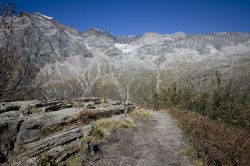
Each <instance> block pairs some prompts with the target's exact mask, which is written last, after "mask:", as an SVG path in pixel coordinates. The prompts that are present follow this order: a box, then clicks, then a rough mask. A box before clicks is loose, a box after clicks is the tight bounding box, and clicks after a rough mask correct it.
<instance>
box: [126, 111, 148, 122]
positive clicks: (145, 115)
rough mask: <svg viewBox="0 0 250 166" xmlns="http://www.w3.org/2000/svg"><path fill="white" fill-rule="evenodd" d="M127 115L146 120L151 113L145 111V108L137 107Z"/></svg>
mask: <svg viewBox="0 0 250 166" xmlns="http://www.w3.org/2000/svg"><path fill="white" fill-rule="evenodd" d="M129 115H130V116H131V117H132V118H133V119H134V120H145V121H148V120H149V119H150V117H151V114H150V112H149V111H146V110H145V109H143V108H141V109H137V110H134V111H132V112H130V113H129Z"/></svg>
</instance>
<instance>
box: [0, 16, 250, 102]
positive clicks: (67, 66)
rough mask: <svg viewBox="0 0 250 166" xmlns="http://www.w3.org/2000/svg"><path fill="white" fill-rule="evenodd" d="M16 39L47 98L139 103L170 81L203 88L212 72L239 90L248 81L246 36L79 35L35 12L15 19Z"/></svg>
mask: <svg viewBox="0 0 250 166" xmlns="http://www.w3.org/2000/svg"><path fill="white" fill-rule="evenodd" d="M1 33H2V31H1V30H0V37H1V36H3V35H2V34H1ZM15 35H16V43H17V44H18V47H19V48H20V50H22V53H23V55H24V56H30V57H31V59H32V63H33V64H35V66H36V67H35V68H34V70H35V71H36V73H37V76H36V82H42V84H43V88H44V89H45V92H44V96H45V97H46V98H68V97H71V96H85V97H87V96H100V97H104V98H118V99H122V100H135V101H142V100H144V99H145V98H147V97H148V96H149V95H150V94H151V93H152V91H154V90H157V89H159V88H161V87H165V86H167V84H170V83H173V82H177V85H178V86H182V85H185V84H187V83H193V84H194V85H195V86H196V87H197V88H199V89H204V88H206V87H207V86H208V85H209V84H210V82H211V77H212V75H213V73H214V71H215V70H219V71H220V72H221V73H222V74H223V75H224V77H225V78H227V79H231V78H233V81H235V82H237V85H238V86H239V87H242V85H244V86H245V85H248V82H249V81H250V34H248V33H239V32H223V33H213V34H205V35H187V34H185V33H182V32H178V33H175V34H157V33H151V32H150V33H146V34H143V35H142V36H116V35H114V34H111V33H109V32H106V31H102V30H99V29H89V30H87V31H86V32H83V33H81V32H79V31H77V30H76V29H73V28H70V27H66V26H63V25H61V24H59V23H58V22H57V21H56V20H54V19H53V18H51V17H47V16H44V15H42V14H39V13H34V14H30V15H24V16H23V17H20V18H16V19H15ZM0 46H1V43H0ZM44 78H46V79H44Z"/></svg>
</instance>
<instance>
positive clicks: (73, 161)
mask: <svg viewBox="0 0 250 166" xmlns="http://www.w3.org/2000/svg"><path fill="white" fill-rule="evenodd" d="M68 165H69V166H79V165H83V159H82V156H80V155H79V154H74V155H72V156H70V157H69V159H68Z"/></svg>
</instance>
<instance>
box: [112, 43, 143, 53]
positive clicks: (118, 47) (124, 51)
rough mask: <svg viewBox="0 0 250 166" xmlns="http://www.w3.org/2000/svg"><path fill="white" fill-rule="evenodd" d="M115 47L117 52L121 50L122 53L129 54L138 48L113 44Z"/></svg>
mask: <svg viewBox="0 0 250 166" xmlns="http://www.w3.org/2000/svg"><path fill="white" fill-rule="evenodd" d="M115 47H116V48H117V49H118V50H121V51H122V53H130V52H132V51H134V50H136V49H137V48H138V47H136V46H132V45H130V44H118V43H116V44H115Z"/></svg>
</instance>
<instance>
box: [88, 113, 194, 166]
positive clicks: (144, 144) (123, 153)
mask: <svg viewBox="0 0 250 166" xmlns="http://www.w3.org/2000/svg"><path fill="white" fill-rule="evenodd" d="M152 116H153V118H152V119H153V120H152V121H151V122H139V123H138V124H137V128H136V129H132V131H131V129H126V130H125V131H121V132H119V131H118V132H115V133H112V134H111V135H112V136H111V141H110V143H108V144H106V145H103V146H102V147H101V152H100V154H99V157H97V159H96V161H91V162H90V163H88V164H87V165H95V166H96V165H97V166H104V165H112V166H167V165H181V166H189V165H192V164H191V160H190V159H189V158H188V157H187V156H185V155H184V154H183V150H184V149H185V146H186V144H185V141H184V139H183V135H182V132H181V130H180V129H179V128H178V126H177V125H176V122H175V120H174V119H173V118H172V117H170V116H169V115H166V114H164V113H160V112H153V113H152ZM114 142H115V143H114Z"/></svg>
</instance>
